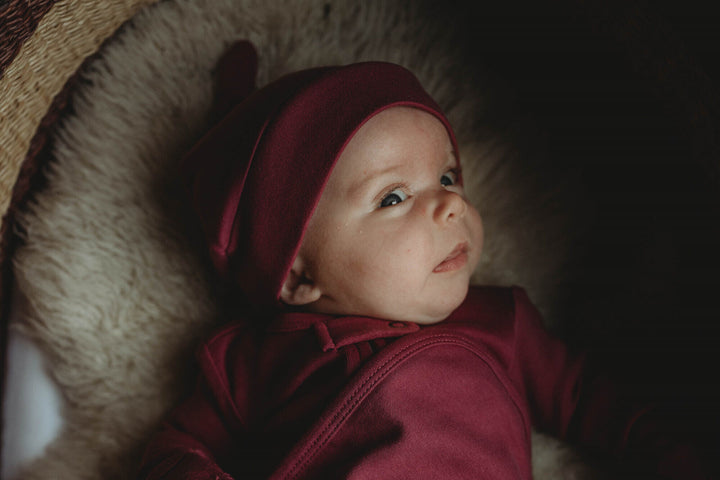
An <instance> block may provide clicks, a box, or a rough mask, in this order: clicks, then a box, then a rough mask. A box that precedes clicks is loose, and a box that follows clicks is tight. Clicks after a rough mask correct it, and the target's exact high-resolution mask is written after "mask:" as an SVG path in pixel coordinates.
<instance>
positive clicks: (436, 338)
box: [287, 334, 529, 478]
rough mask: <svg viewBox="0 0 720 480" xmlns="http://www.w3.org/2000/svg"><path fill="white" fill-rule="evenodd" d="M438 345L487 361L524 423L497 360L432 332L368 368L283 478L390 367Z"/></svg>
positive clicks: (326, 437)
mask: <svg viewBox="0 0 720 480" xmlns="http://www.w3.org/2000/svg"><path fill="white" fill-rule="evenodd" d="M439 345H457V346H460V347H463V348H465V349H467V350H468V351H470V352H471V353H473V354H474V355H476V356H477V357H478V358H479V359H480V360H481V361H483V362H484V363H485V364H486V365H488V367H490V371H491V372H492V373H493V375H494V376H495V378H496V379H497V380H498V381H499V382H500V384H501V385H502V386H503V387H504V388H505V390H506V392H507V393H508V395H509V396H510V399H511V400H512V402H513V405H514V406H515V408H516V410H517V411H518V413H519V415H520V418H522V419H523V421H524V422H525V423H528V420H529V419H528V418H527V417H526V415H524V414H523V411H522V409H521V408H520V406H519V405H518V398H516V397H518V396H519V395H518V394H517V392H514V388H513V387H512V385H507V383H506V382H505V381H503V380H502V379H501V378H500V376H499V375H498V373H497V371H498V370H499V369H500V368H499V366H498V365H497V362H495V361H494V360H493V359H492V356H491V355H489V352H487V351H483V348H482V347H480V346H479V345H475V344H473V343H471V342H469V341H467V340H465V339H464V338H461V337H458V336H456V335H451V334H436V335H432V336H429V337H427V338H423V339H420V340H419V341H417V342H415V343H413V344H411V345H407V346H405V347H403V348H402V349H401V350H400V351H398V352H397V353H395V354H394V355H393V356H392V357H390V358H389V359H387V360H385V361H384V362H383V363H382V364H381V365H378V366H377V367H375V368H374V369H373V370H372V372H370V373H368V374H367V378H366V379H365V380H364V381H363V382H362V384H360V385H359V386H358V387H356V388H355V389H354V390H353V391H352V393H351V394H350V396H349V397H348V399H347V400H345V401H344V402H343V404H342V405H340V406H339V407H338V410H339V411H338V412H336V413H335V414H334V415H333V416H332V418H331V419H330V420H329V421H328V424H327V425H326V426H325V427H324V428H323V429H322V430H321V431H320V432H319V433H318V435H317V436H316V439H315V440H313V441H312V443H311V444H310V445H309V446H307V447H306V448H305V449H304V451H303V452H302V454H301V458H300V459H299V460H297V461H296V462H295V463H294V464H293V466H292V467H291V468H290V471H289V473H288V475H287V478H297V477H298V475H300V473H301V472H302V470H303V469H304V468H305V467H306V466H307V464H308V463H309V462H310V461H311V460H312V459H313V458H314V457H315V455H316V454H317V452H319V451H320V449H322V448H323V447H324V446H325V445H326V444H327V443H328V442H329V441H330V439H331V438H332V437H333V436H334V435H335V433H336V432H337V431H338V430H339V428H340V427H341V426H342V425H343V424H344V423H345V422H344V421H345V420H346V419H347V417H348V416H349V415H350V414H352V412H354V410H355V409H356V407H357V406H358V404H359V403H360V402H361V401H362V400H363V399H364V398H365V397H366V396H367V395H368V394H369V393H370V392H371V391H372V390H373V388H374V387H375V386H376V385H377V384H378V383H380V382H381V381H382V380H383V379H384V378H385V375H386V374H387V373H389V372H391V371H392V367H394V366H395V365H397V364H399V363H400V362H402V361H404V360H406V359H408V358H410V357H411V356H412V355H414V354H415V353H418V352H419V351H421V350H424V349H426V348H430V347H433V346H439ZM513 392H514V394H513ZM526 441H529V439H528V438H526Z"/></svg>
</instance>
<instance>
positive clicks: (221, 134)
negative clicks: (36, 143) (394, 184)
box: [183, 42, 458, 307]
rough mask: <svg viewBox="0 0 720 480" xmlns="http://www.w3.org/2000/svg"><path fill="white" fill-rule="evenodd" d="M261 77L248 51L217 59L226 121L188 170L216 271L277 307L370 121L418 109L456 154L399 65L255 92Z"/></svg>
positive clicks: (303, 75)
mask: <svg viewBox="0 0 720 480" xmlns="http://www.w3.org/2000/svg"><path fill="white" fill-rule="evenodd" d="M256 71H257V56H256V53H255V50H254V48H253V47H252V45H251V44H250V43H249V42H238V43H236V44H235V45H234V46H233V47H231V48H230V49H229V50H228V52H227V53H226V54H225V55H224V56H223V58H222V59H221V60H220V62H219V64H218V68H217V78H218V82H217V93H216V103H215V112H216V113H217V114H219V115H223V114H224V117H223V118H222V119H221V120H220V121H219V123H217V125H216V126H215V127H214V128H213V129H212V130H210V131H209V132H208V133H207V135H205V136H204V137H203V138H202V139H201V140H200V141H199V142H198V143H197V144H196V145H195V146H194V147H193V149H192V150H191V151H190V153H189V154H188V155H187V156H186V157H185V159H184V161H183V169H184V173H185V174H186V178H187V181H188V186H189V189H190V194H191V200H192V203H193V206H194V207H195V209H196V211H197V213H198V215H199V217H200V221H201V223H202V227H203V230H204V233H205V237H206V239H207V243H208V246H209V249H210V254H211V258H212V261H213V263H214V264H215V267H216V268H217V270H218V271H219V272H220V274H221V275H223V276H225V277H228V278H229V279H231V280H234V281H235V282H237V283H238V284H239V286H240V288H241V289H242V290H243V291H244V292H245V294H246V296H247V299H248V300H249V301H250V302H251V303H252V304H254V305H256V306H267V307H278V306H280V304H281V303H280V301H279V294H280V289H281V288H282V285H283V282H284V280H285V277H286V276H287V274H288V272H289V271H290V268H291V266H292V264H293V260H294V258H295V255H296V254H297V252H298V250H299V248H300V243H301V241H302V237H303V234H304V231H305V228H306V225H307V223H308V221H309V220H310V217H311V216H312V213H313V211H314V209H315V207H316V205H317V203H318V201H319V199H320V195H321V194H322V191H323V188H324V186H325V184H326V182H327V180H328V178H329V177H330V173H331V171H332V168H333V166H334V165H335V162H336V160H337V159H338V157H339V156H340V154H341V152H342V151H343V148H344V147H345V145H346V144H347V143H348V142H349V140H350V139H351V138H352V136H353V135H354V134H355V132H356V131H357V130H358V129H359V128H360V127H361V126H362V125H363V124H364V122H366V121H367V120H368V119H369V118H371V117H372V116H373V115H375V114H377V113H379V112H381V111H382V110H384V109H387V108H389V107H394V106H409V107H415V108H419V109H422V110H424V111H426V112H428V113H430V114H432V115H434V116H435V117H437V118H438V119H439V120H440V121H441V122H442V123H443V124H444V125H445V128H446V129H447V131H448V134H449V136H450V139H451V141H452V143H453V146H454V148H455V151H456V152H457V151H458V150H457V144H456V140H455V135H454V133H453V131H452V129H451V127H450V124H449V122H448V121H447V119H446V118H445V116H444V115H443V113H442V112H441V110H440V108H439V107H438V106H437V104H436V103H435V101H434V100H433V99H432V98H431V97H430V96H429V95H428V94H427V93H426V92H425V90H424V89H423V88H422V86H421V85H420V83H419V82H418V80H417V79H416V78H415V76H414V75H413V74H412V73H411V72H409V71H408V70H406V69H405V68H403V67H401V66H398V65H394V64H391V63H385V62H364V63H356V64H351V65H346V66H333V67H318V68H311V69H308V70H302V71H299V72H295V73H292V74H289V75H286V76H284V77H281V78H280V79H278V80H276V81H274V82H272V83H270V84H268V85H267V86H265V87H264V88H262V89H259V90H254V83H255V75H256ZM226 112H227V113H226Z"/></svg>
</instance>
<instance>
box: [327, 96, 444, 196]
mask: <svg viewBox="0 0 720 480" xmlns="http://www.w3.org/2000/svg"><path fill="white" fill-rule="evenodd" d="M456 163H457V153H456V152H455V148H454V143H453V141H452V139H451V137H450V134H449V132H448V131H447V129H446V127H445V125H444V124H443V122H441V121H440V120H439V119H438V118H437V117H435V116H434V115H432V114H430V113H428V112H426V111H423V110H421V109H417V108H412V107H404V106H400V107H392V108H389V109H386V110H383V111H381V112H379V113H378V114H376V115H374V116H373V117H371V118H370V119H368V120H367V121H366V122H364V123H363V125H362V126H361V127H360V128H358V130H357V131H356V132H355V134H354V135H353V136H352V138H351V139H350V140H349V141H348V142H347V144H346V146H345V148H344V149H343V150H342V152H341V153H340V155H339V158H338V159H337V162H336V165H335V166H334V168H333V170H332V172H331V174H330V178H329V180H328V185H327V188H329V189H331V190H332V189H341V190H343V193H346V194H348V195H350V196H353V195H355V194H357V193H362V190H363V189H364V187H367V186H368V185H371V184H372V181H373V179H376V178H379V179H382V178H386V177H387V178H393V177H396V178H398V179H399V178H401V177H402V176H403V175H405V174H407V173H411V172H414V171H420V170H423V169H427V168H432V169H436V168H444V167H447V166H455V164H456ZM334 193H340V192H334Z"/></svg>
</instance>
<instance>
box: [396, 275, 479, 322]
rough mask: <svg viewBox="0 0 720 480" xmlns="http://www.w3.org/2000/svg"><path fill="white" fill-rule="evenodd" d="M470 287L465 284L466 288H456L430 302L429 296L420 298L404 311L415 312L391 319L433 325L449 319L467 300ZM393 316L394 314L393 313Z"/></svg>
mask: <svg viewBox="0 0 720 480" xmlns="http://www.w3.org/2000/svg"><path fill="white" fill-rule="evenodd" d="M468 289H469V284H467V285H465V288H464V289H462V288H456V289H453V290H452V291H449V292H447V293H446V294H445V295H441V296H439V297H438V298H436V299H435V301H434V302H433V301H431V302H430V303H428V299H427V298H422V299H418V300H419V301H420V300H422V302H419V303H418V304H417V305H415V306H412V307H411V306H408V308H406V309H404V312H414V313H413V314H411V315H407V314H398V315H397V316H394V317H395V318H389V320H398V321H405V322H412V323H417V324H419V325H432V324H434V323H440V322H442V321H443V320H445V319H447V318H448V317H449V316H450V315H452V313H453V312H454V311H455V310H456V309H457V308H458V307H459V306H460V305H461V304H462V303H463V302H464V301H465V297H467V293H468ZM391 316H392V315H391Z"/></svg>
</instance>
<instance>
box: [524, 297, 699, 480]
mask: <svg viewBox="0 0 720 480" xmlns="http://www.w3.org/2000/svg"><path fill="white" fill-rule="evenodd" d="M515 308H516V311H515V318H516V344H515V360H514V362H513V365H512V368H511V375H512V376H513V377H514V378H517V379H519V382H520V383H521V384H522V385H523V387H524V388H525V390H526V391H525V393H526V396H527V398H528V401H529V404H530V412H531V415H532V419H533V424H534V426H535V427H536V428H538V429H540V430H542V431H545V432H548V433H551V434H553V435H556V436H558V437H559V438H562V439H565V440H568V441H570V442H572V443H574V444H576V445H578V446H580V447H583V448H584V449H585V450H586V451H590V452H599V453H604V454H605V455H606V456H607V455H610V456H611V457H612V458H613V459H615V460H618V464H619V465H621V468H622V469H623V470H625V469H628V468H629V469H639V470H641V471H642V472H643V473H644V474H655V475H658V476H659V478H677V479H683V480H688V479H695V478H698V479H699V478H707V477H706V476H705V475H703V473H702V472H701V470H702V469H701V467H700V461H699V459H698V457H697V455H696V453H695V452H694V451H693V449H692V448H689V446H688V445H687V444H685V443H682V442H681V441H680V440H679V436H678V435H677V432H676V429H675V425H674V424H673V423H672V422H671V421H670V419H669V418H668V417H667V416H664V415H661V414H659V410H658V409H657V408H656V407H654V406H653V405H651V404H650V403H649V402H647V401H646V400H645V401H643V400H640V399H638V398H635V397H634V396H632V395H628V394H626V393H624V392H623V391H621V390H620V389H619V388H618V387H617V386H616V385H615V384H614V383H613V382H612V381H611V379H610V378H609V377H608V376H607V375H604V374H603V373H602V369H600V368H595V367H594V366H592V365H591V364H590V362H588V360H587V359H586V358H585V357H584V356H582V355H573V354H572V353H570V352H569V350H568V348H567V347H566V346H565V345H564V344H563V343H562V342H560V341H559V340H557V339H555V338H553V337H551V336H550V335H548V333H547V332H546V331H545V330H544V328H543V327H542V323H541V318H540V314H539V313H538V312H537V310H536V309H535V307H534V306H533V305H532V303H531V302H530V301H529V299H528V298H527V295H526V294H525V292H524V291H522V290H520V289H516V290H515Z"/></svg>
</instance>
